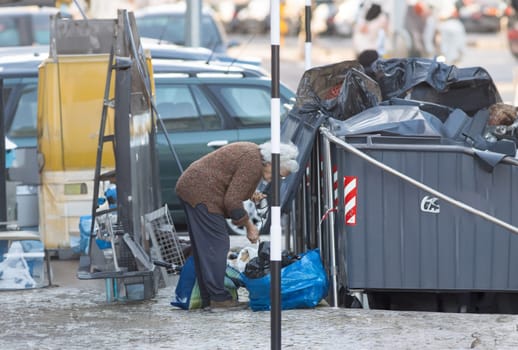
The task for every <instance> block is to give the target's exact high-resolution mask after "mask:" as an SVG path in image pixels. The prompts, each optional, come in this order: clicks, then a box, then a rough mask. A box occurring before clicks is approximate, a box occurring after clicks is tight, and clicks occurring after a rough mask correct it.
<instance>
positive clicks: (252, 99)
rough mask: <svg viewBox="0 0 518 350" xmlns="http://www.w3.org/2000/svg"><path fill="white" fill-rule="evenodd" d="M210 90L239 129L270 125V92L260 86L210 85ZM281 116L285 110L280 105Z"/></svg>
mask: <svg viewBox="0 0 518 350" xmlns="http://www.w3.org/2000/svg"><path fill="white" fill-rule="evenodd" d="M209 88H210V90H211V92H212V93H214V94H215V95H216V96H218V99H219V100H221V101H222V103H223V104H224V105H225V107H226V108H227V110H228V112H229V113H230V115H231V117H232V118H233V119H234V120H235V121H236V125H237V126H238V127H239V128H242V127H245V128H246V127H254V126H263V125H266V124H270V117H271V113H270V104H271V102H270V101H271V92H270V90H269V89H267V88H266V87H262V86H239V85H211V86H210V87H209ZM281 109H282V110H281V115H282V116H283V118H284V116H285V115H286V114H287V112H288V111H287V110H285V108H284V107H283V104H281Z"/></svg>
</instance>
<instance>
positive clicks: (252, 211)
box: [227, 200, 269, 235]
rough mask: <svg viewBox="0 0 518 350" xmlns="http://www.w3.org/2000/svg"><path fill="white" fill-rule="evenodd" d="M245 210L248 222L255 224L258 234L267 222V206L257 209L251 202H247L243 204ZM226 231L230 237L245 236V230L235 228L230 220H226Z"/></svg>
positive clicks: (240, 227)
mask: <svg viewBox="0 0 518 350" xmlns="http://www.w3.org/2000/svg"><path fill="white" fill-rule="evenodd" d="M243 205H244V207H245V210H246V211H247V212H248V216H249V217H250V220H252V222H253V223H254V224H255V226H256V227H257V229H258V230H259V232H261V230H262V229H263V227H264V226H265V225H266V223H267V221H268V214H269V210H268V205H265V206H264V207H263V206H261V207H257V206H256V205H255V204H254V203H253V202H252V201H250V200H247V201H244V202H243ZM227 227H228V231H229V233H230V234H231V235H246V228H245V227H244V226H236V225H234V224H233V223H232V220H230V219H227Z"/></svg>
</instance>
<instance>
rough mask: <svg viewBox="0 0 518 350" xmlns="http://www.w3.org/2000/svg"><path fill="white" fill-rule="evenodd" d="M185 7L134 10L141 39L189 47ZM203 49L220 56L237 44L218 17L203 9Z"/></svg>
mask: <svg viewBox="0 0 518 350" xmlns="http://www.w3.org/2000/svg"><path fill="white" fill-rule="evenodd" d="M186 10H187V9H186V4H185V2H181V3H176V4H167V5H157V6H148V7H144V8H141V9H138V10H136V11H135V20H136V22H137V28H138V31H139V35H140V37H141V38H153V39H158V40H163V41H165V42H169V43H172V44H176V45H185V44H186V30H185V23H186ZM201 33H203V35H201V43H200V44H201V46H202V47H205V48H207V49H210V50H211V51H214V52H217V53H225V52H226V50H227V49H228V48H229V47H233V46H236V45H237V44H238V43H237V42H236V41H228V39H227V36H226V33H225V29H224V28H223V25H222V24H221V22H220V21H219V20H218V18H217V16H216V14H215V13H214V12H213V11H212V10H211V9H210V8H209V7H206V6H205V7H203V10H202V14H201Z"/></svg>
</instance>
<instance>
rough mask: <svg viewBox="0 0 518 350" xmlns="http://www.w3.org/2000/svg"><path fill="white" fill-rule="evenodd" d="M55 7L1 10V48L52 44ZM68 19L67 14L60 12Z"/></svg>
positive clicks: (6, 8)
mask: <svg viewBox="0 0 518 350" xmlns="http://www.w3.org/2000/svg"><path fill="white" fill-rule="evenodd" d="M58 12H60V11H59V9H57V8H55V7H38V6H16V7H1V8H0V47H3V46H8V47H14V46H31V45H48V44H49V42H50V16H52V15H56V14H57V13H58ZM60 13H61V15H62V16H64V17H68V16H69V15H68V14H66V13H62V12H60Z"/></svg>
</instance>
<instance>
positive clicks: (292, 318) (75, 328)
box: [0, 236, 518, 350]
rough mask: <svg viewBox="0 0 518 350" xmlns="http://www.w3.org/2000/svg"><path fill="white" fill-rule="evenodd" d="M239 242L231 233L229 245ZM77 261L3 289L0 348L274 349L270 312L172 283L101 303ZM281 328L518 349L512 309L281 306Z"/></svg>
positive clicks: (355, 339)
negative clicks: (180, 302)
mask: <svg viewBox="0 0 518 350" xmlns="http://www.w3.org/2000/svg"><path fill="white" fill-rule="evenodd" d="M263 239H264V240H269V237H263ZM246 244H247V241H246V238H245V237H242V236H231V247H232V248H239V247H243V246H245V245H246ZM77 264H78V262H77V261H76V260H68V261H66V260H65V261H62V260H52V262H51V265H52V271H53V275H54V277H53V283H52V284H53V286H52V287H47V288H41V289H34V290H24V291H2V292H0V310H1V314H2V316H1V317H0V349H1V350H22V349H23V350H28V349H37V350H46V349H49V350H74V349H86V348H89V347H90V348H93V349H96V350H98V349H121V350H124V349H139V350H144V349H153V350H155V349H240V350H244V349H269V348H271V344H270V339H271V334H272V331H271V327H270V312H269V311H257V312H254V311H251V310H250V309H248V310H242V311H231V312H223V313H209V312H203V311H185V310H180V309H177V308H175V307H172V306H171V305H170V302H171V300H172V296H173V292H174V286H171V287H166V288H161V289H159V290H158V293H157V296H156V297H155V298H153V299H151V300H147V301H141V302H136V301H134V302H112V303H108V302H107V301H106V294H105V291H104V282H103V281H102V280H95V281H80V280H78V279H77V278H76V277H75V273H76V271H77ZM244 295H245V297H246V293H244ZM281 326H282V329H281V341H282V348H283V349H336V348H338V349H353V350H362V349H366V350H370V349H390V350H392V349H394V350H399V349H408V350H416V349H433V350H444V349H470V348H471V349H473V348H474V349H505V350H507V349H509V350H510V349H517V348H518V315H517V316H514V315H491V314H485V315H481V314H454V313H432V312H408V311H405V312H400V311H381V310H362V309H345V308H334V307H329V306H319V307H317V308H315V309H297V310H284V311H282V321H281Z"/></svg>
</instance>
